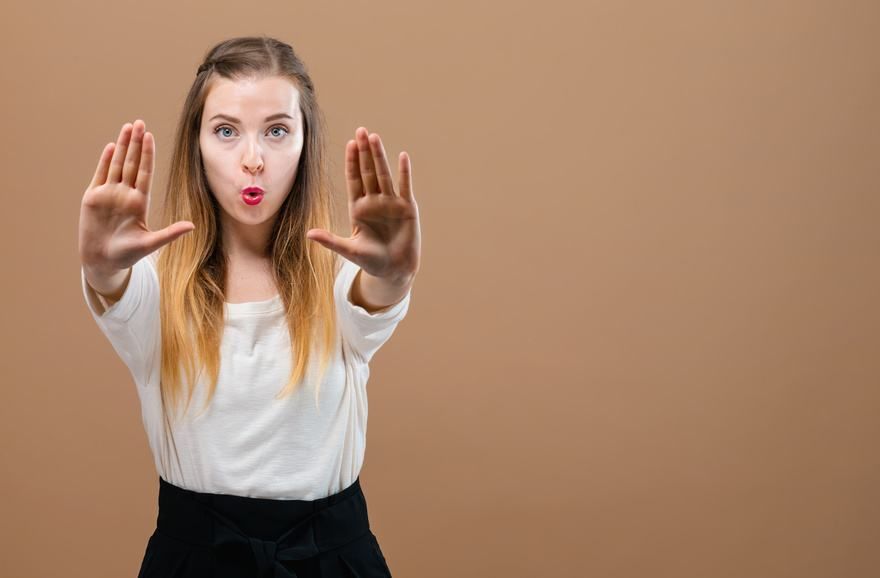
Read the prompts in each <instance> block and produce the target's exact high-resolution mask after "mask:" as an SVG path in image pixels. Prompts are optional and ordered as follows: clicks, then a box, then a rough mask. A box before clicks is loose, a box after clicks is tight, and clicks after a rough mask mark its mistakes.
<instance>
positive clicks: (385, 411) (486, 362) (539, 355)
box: [0, 0, 880, 578]
mask: <svg viewBox="0 0 880 578" xmlns="http://www.w3.org/2000/svg"><path fill="white" fill-rule="evenodd" d="M3 11H4V18H3V22H2V24H0V27H2V37H0V38H2V48H3V55H4V58H3V66H4V81H3V92H2V100H3V102H2V110H3V113H2V114H3V123H2V128H3V131H4V140H5V141H6V145H5V147H4V148H5V153H4V154H3V155H2V157H3V159H2V163H3V166H2V169H3V175H4V176H5V178H6V181H7V186H6V205H5V207H4V209H3V210H2V211H0V215H2V217H0V218H2V229H0V230H2V234H3V239H2V247H3V255H4V265H5V268H6V272H5V274H4V276H3V279H4V282H3V283H2V290H3V295H2V298H3V302H4V303H5V305H6V306H5V310H4V312H3V332H2V344H0V351H2V370H3V375H2V380H3V381H2V403H0V424H2V434H3V445H2V456H0V464H2V466H0V467H2V488H0V492H2V496H3V508H2V509H3V514H2V515H0V518H2V530H0V531H2V535H0V548H2V559H0V568H2V570H0V574H2V575H3V576H10V577H40V578H43V577H47V576H53V577H54V576H64V577H66V578H74V577H90V578H91V577H95V576H132V577H133V576H135V574H136V572H137V569H138V568H139V565H140V563H141V558H142V556H143V552H144V548H145V546H146V541H147V538H148V536H149V535H150V533H151V532H152V529H153V528H154V524H155V516H156V496H157V490H158V478H157V475H156V472H155V470H154V467H153V462H152V459H151V457H150V454H149V449H148V446H147V442H146V436H145V434H144V432H143V429H142V425H141V418H140V409H139V406H138V400H137V396H136V392H135V386H134V384H133V382H132V380H131V377H130V375H129V373H128V371H127V369H126V367H125V366H124V365H123V363H122V362H121V360H120V359H119V358H118V357H116V355H115V353H114V351H113V350H112V348H111V346H110V344H109V342H107V341H106V339H105V338H104V336H103V335H102V334H101V333H100V331H99V329H98V328H97V326H96V325H95V324H94V322H93V320H92V319H91V317H90V316H89V313H88V310H87V309H86V305H85V302H84V300H83V296H82V292H81V287H80V272H79V267H80V264H79V260H78V251H77V226H78V218H79V210H80V202H81V198H82V194H83V192H84V190H85V187H86V185H87V183H88V181H89V180H90V178H91V176H92V173H93V172H94V167H95V164H96V162H97V159H98V156H99V155H100V151H101V147H102V146H103V145H104V144H105V143H107V142H110V141H112V140H115V138H116V136H117V135H118V131H119V128H120V127H121V125H122V124H123V123H125V122H130V121H133V120H134V119H136V118H142V119H144V120H145V121H146V124H147V127H148V128H149V129H150V130H151V131H152V132H154V134H155V136H156V139H157V143H158V158H157V169H158V171H159V176H158V178H157V179H156V181H155V182H154V195H155V197H154V199H155V200H154V202H153V203H152V216H154V217H157V216H158V211H157V209H158V206H159V204H160V203H161V199H162V197H163V196H164V184H165V179H166V175H167V170H168V167H169V151H170V148H171V147H170V143H171V138H172V135H173V131H174V123H175V121H176V119H177V115H178V113H179V111H180V108H181V105H182V102H183V98H184V95H185V93H186V90H187V89H188V87H189V84H190V82H191V81H192V79H193V77H194V74H195V70H196V67H197V65H198V64H199V62H200V60H201V58H202V57H203V55H204V54H205V52H206V51H207V49H208V48H210V47H211V46H212V45H213V44H214V43H216V42H217V41H219V40H221V39H224V38H226V37H230V36H238V35H245V34H254V33H264V34H268V35H273V36H277V37H279V38H281V39H283V40H285V41H287V42H289V43H291V44H292V45H293V46H294V48H295V50H296V51H297V52H298V53H299V54H300V55H301V56H302V58H303V59H304V60H305V61H306V63H307V65H308V67H309V69H310V71H311V73H312V75H313V77H314V80H315V82H316V85H317V90H318V98H319V100H320V102H321V104H322V106H323V107H324V109H325V111H326V114H327V120H328V121H329V125H330V126H329V131H330V136H331V140H330V152H331V158H332V163H333V165H332V167H333V174H334V179H335V183H336V185H337V191H338V192H337V194H338V198H339V202H340V203H341V205H344V194H345V193H344V190H345V189H344V180H343V162H342V161H343V158H344V156H343V155H344V145H345V142H346V140H347V139H349V138H353V135H354V130H355V129H356V128H357V127H358V126H360V125H363V126H366V127H367V128H368V129H369V130H370V131H374V132H378V133H379V134H380V135H381V136H382V138H383V140H384V142H385V145H386V148H387V150H388V156H389V158H391V159H396V158H397V155H398V154H399V153H400V151H402V150H406V151H408V152H409V153H410V155H411V157H412V163H413V178H414V186H415V194H416V198H417V200H418V202H419V208H420V213H421V218H422V233H423V239H422V241H423V257H422V270H421V273H420V275H419V278H418V280H417V281H416V284H415V287H414V289H413V300H412V304H411V308H410V311H409V314H408V316H407V318H406V319H405V320H404V321H403V322H402V323H401V325H400V326H399V327H398V330H397V332H396V333H395V335H394V336H393V337H392V338H391V340H390V341H389V342H388V343H387V344H386V345H385V347H384V348H383V349H382V350H381V351H380V352H379V353H378V354H377V356H376V357H375V359H374V362H373V364H372V377H371V380H370V385H369V392H370V422H369V423H370V425H369V436H368V445H367V454H366V463H365V465H364V469H363V472H362V481H363V485H364V490H365V493H366V495H367V499H368V503H369V508H370V516H371V522H372V524H373V529H374V532H375V533H376V535H377V536H378V538H379V541H380V544H381V546H382V548H383V551H384V552H385V554H386V557H387V559H388V562H389V565H390V567H391V569H392V571H393V572H394V575H395V576H397V577H415V576H418V577H426V578H431V577H448V576H456V577H457V576H468V577H471V576H472V577H496V576H497V577H502V576H504V577H507V576H523V577H526V576H528V577H533V576H541V577H544V576H553V577H555V576H565V577H568V576H572V577H593V576H595V577H602V578H608V577H614V578H642V577H645V576H651V577H652V578H659V577H670V578H681V577H694V578H697V577H699V578H704V577H712V578H728V577H729V578H743V577H749V578H752V577H768V578H771V577H772V578H780V577H798V578H811V577H863V576H868V575H871V573H872V572H876V571H877V568H878V564H880V550H878V549H877V543H878V540H880V501H878V498H880V495H878V494H880V492H878V487H880V458H878V452H877V449H876V448H877V440H878V436H880V416H878V414H880V391H878V385H880V355H878V353H880V338H878V324H880V307H878V303H877V297H878V290H880V276H878V265H880V227H878V217H880V195H878V193H880V191H878V185H877V178H878V166H880V164H878V161H880V158H878V156H880V154H878V153H880V113H878V102H880V74H878V70H880V66H878V65H880V58H878V54H880V52H878V51H880V35H878V34H877V22H878V18H880V4H878V3H877V2H875V1H870V0H867V1H862V2H854V1H847V2H832V1H827V2H813V1H788V2H780V1H770V2H768V1H760V2H752V1H749V2H722V1H717V2H709V1H705V2H681V1H676V2H653V1H641V2H636V1H628V2H621V1H613V0H597V1H592V2H583V1H577V2H574V1H572V2H568V3H563V2H540V3H535V2H511V1H509V0H506V1H503V2H502V1H496V2H492V3H486V2H462V1H454V2H450V1H446V2H430V3H429V2H418V3H416V2H399V1H398V2H365V1H363V0H361V1H357V2H338V1H335V2H291V1H285V2H282V1H274V2H256V3H248V2H219V3H218V2H173V3H162V2H160V3H155V2H131V1H117V2H89V3H80V2H77V3H74V2H58V3H57V5H55V6H51V5H46V4H40V3H31V4H27V5H26V4H25V3H14V4H9V5H6V6H4V10H3ZM394 170H395V178H396V166H395V167H394ZM155 222H156V221H155V220H153V221H151V223H155ZM340 233H342V231H340Z"/></svg>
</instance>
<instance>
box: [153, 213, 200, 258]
mask: <svg viewBox="0 0 880 578" xmlns="http://www.w3.org/2000/svg"><path fill="white" fill-rule="evenodd" d="M195 228H196V226H195V225H193V224H192V222H190V221H177V222H176V223H174V224H173V225H168V226H167V227H165V228H164V229H162V230H160V231H152V232H150V233H147V235H146V238H147V247H148V248H149V252H150V253H152V252H153V251H155V250H156V249H159V248H160V247H163V246H165V245H167V244H168V243H170V242H171V241H173V240H175V239H177V238H178V237H180V236H182V235H185V234H187V233H189V232H190V231H192V230H193V229H195Z"/></svg>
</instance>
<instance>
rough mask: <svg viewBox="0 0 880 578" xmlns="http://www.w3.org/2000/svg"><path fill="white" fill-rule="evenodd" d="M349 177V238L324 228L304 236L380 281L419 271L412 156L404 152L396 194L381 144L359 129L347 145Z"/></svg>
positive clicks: (417, 222)
mask: <svg viewBox="0 0 880 578" xmlns="http://www.w3.org/2000/svg"><path fill="white" fill-rule="evenodd" d="M345 178H346V183H347V186H348V210H349V217H350V219H351V226H352V234H351V237H350V238H347V239H346V238H343V237H340V236H338V235H334V234H333V233H331V232H329V231H326V230H324V229H310V230H309V231H308V232H307V234H306V236H307V237H308V238H309V239H312V240H314V241H317V242H319V243H321V244H322V245H324V246H325V247H327V248H328V249H331V250H333V251H335V252H337V253H339V254H340V255H342V256H343V257H345V258H346V259H348V260H349V261H351V262H353V263H355V264H357V265H359V266H360V267H361V268H362V269H363V270H364V271H366V272H367V273H369V274H370V275H374V276H376V277H385V278H390V279H396V278H404V277H407V276H409V275H412V274H414V273H415V272H416V271H418V268H419V256H420V252H421V232H420V229H419V210H418V206H417V205H416V201H415V198H414V196H413V190H412V167H411V165H410V160H409V155H408V154H407V153H401V154H400V158H399V181H400V182H399V185H400V192H399V193H398V192H397V191H396V190H395V187H394V181H393V180H392V178H391V171H390V169H389V167H388V160H387V158H386V156H385V148H384V147H383V146H382V140H381V139H380V138H379V135H378V134H375V133H373V134H372V135H369V134H368V132H367V130H366V129H365V128H363V127H361V128H359V129H358V130H357V131H356V132H355V140H350V141H348V143H346V147H345Z"/></svg>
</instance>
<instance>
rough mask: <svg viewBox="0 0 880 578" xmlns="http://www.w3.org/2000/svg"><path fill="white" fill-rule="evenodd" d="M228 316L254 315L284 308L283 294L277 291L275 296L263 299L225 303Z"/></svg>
mask: <svg viewBox="0 0 880 578" xmlns="http://www.w3.org/2000/svg"><path fill="white" fill-rule="evenodd" d="M223 306H224V308H225V309H226V314H227V316H232V317H236V316H239V315H254V314H258V313H274V312H276V311H282V310H284V302H283V301H282V300H281V294H280V293H276V294H275V296H274V297H272V298H270V299H265V300H263V301H246V302H244V303H230V302H228V301H226V302H224V303H223Z"/></svg>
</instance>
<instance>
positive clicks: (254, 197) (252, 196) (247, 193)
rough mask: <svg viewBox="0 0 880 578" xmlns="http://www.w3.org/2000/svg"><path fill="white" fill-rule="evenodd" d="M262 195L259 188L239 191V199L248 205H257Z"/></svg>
mask: <svg viewBox="0 0 880 578" xmlns="http://www.w3.org/2000/svg"><path fill="white" fill-rule="evenodd" d="M264 194H265V192H264V191H263V189H261V188H260V187H245V188H243V189H242V190H241V199H242V200H243V201H244V202H245V203H247V204H248V205H259V204H260V201H262V200H263V195H264Z"/></svg>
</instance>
